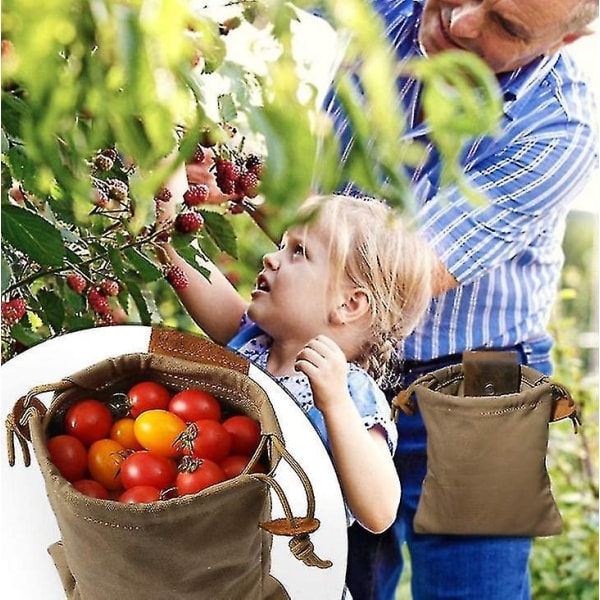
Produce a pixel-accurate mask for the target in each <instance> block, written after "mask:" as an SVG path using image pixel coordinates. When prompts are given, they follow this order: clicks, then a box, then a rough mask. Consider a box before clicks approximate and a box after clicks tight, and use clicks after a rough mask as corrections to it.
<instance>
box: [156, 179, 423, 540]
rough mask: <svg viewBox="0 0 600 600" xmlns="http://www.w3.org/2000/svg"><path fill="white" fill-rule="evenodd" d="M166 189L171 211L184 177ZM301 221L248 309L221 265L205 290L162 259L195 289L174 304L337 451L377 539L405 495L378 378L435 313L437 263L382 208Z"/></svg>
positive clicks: (321, 208) (330, 211) (317, 206)
mask: <svg viewBox="0 0 600 600" xmlns="http://www.w3.org/2000/svg"><path fill="white" fill-rule="evenodd" d="M169 187H170V189H171V192H172V199H171V203H173V202H174V201H175V200H176V199H177V198H178V197H181V195H182V193H183V192H185V189H187V180H186V179H185V172H183V171H181V172H179V173H178V174H177V175H176V176H175V177H174V178H173V179H172V181H171V183H170V185H169ZM173 211H174V207H173V205H172V204H171V205H170V206H168V207H167V210H166V211H165V212H164V213H163V215H162V217H159V218H160V219H161V220H164V219H168V218H170V217H171V216H172V214H173ZM299 217H300V218H299V221H298V222H299V224H298V225H297V226H294V227H292V228H290V229H289V230H288V231H287V232H286V233H285V234H284V236H283V238H282V240H281V244H280V247H279V249H278V250H276V251H275V252H272V253H269V254H267V255H265V256H264V258H263V269H262V270H261V271H260V273H259V274H258V276H257V279H256V285H255V288H254V290H253V291H252V293H251V298H250V302H248V301H246V300H245V299H244V298H242V296H240V294H239V293H238V292H237V291H236V290H235V288H234V287H233V286H232V285H231V284H230V283H229V281H228V280H227V279H226V278H225V276H224V275H223V274H222V273H221V272H220V271H219V270H218V269H217V267H216V266H215V265H214V264H212V263H207V264H203V266H204V267H206V268H207V269H208V270H209V271H210V281H208V280H207V279H206V278H205V277H203V276H202V275H201V274H200V273H198V272H197V271H196V270H195V269H193V268H192V267H191V266H190V265H188V264H187V263H186V262H185V261H184V260H183V259H182V258H181V257H179V256H178V255H177V253H176V252H175V251H174V249H173V248H172V247H171V246H170V245H169V244H165V250H166V254H167V256H168V258H169V260H170V261H172V262H173V263H174V264H176V265H177V266H179V267H180V268H181V269H183V271H184V272H185V273H186V275H187V278H188V280H189V285H188V286H187V287H185V288H184V289H181V290H178V291H177V294H178V295H179V298H180V299H181V302H182V303H183V305H184V306H185V307H186V309H187V311H188V312H189V314H190V316H191V317H192V318H193V319H194V321H196V323H198V325H199V326H200V327H201V328H202V330H203V331H204V332H205V333H206V334H207V335H208V336H210V338H211V339H212V340H214V341H215V342H217V343H219V344H222V345H226V344H228V345H229V347H231V348H233V349H235V350H237V351H238V352H240V353H241V354H242V355H243V356H245V357H247V358H248V359H249V360H250V361H252V362H254V363H255V364H257V365H258V366H260V367H262V368H264V369H266V371H268V372H269V373H270V374H271V375H272V376H273V377H274V378H275V379H276V380H277V381H279V383H281V384H282V385H283V386H285V387H286V388H287V389H288V390H289V391H290V392H291V394H292V395H293V396H294V398H295V399H296V402H297V403H298V404H299V406H300V407H301V408H302V409H303V410H304V411H305V412H306V414H307V416H308V417H309V418H310V419H311V421H312V422H313V424H314V425H315V426H316V428H317V430H318V431H319V434H320V435H321V437H322V439H323V441H324V443H325V444H326V446H327V448H328V450H329V452H330V455H331V457H332V460H333V462H334V465H335V468H336V472H337V474H338V477H339V479H340V484H341V488H342V492H343V494H344V497H345V500H346V503H347V506H348V508H349V510H350V512H351V514H352V515H353V516H354V517H355V518H356V519H358V521H359V522H360V523H361V524H362V525H363V526H364V527H365V528H367V529H368V530H370V531H373V532H381V531H384V530H385V529H386V528H387V527H388V526H389V525H390V524H391V523H392V522H393V521H394V519H395V516H396V511H397V508H398V503H399V499H400V484H399V481H398V476H397V474H396V470H395V468H394V464H393V460H392V455H393V452H394V450H395V445H396V441H397V434H396V428H395V426H394V424H393V423H392V422H391V420H390V417H389V414H390V409H389V405H388V404H387V402H386V400H385V397H384V395H383V393H382V392H381V391H380V389H379V388H378V387H377V385H376V383H375V380H374V378H381V377H382V376H384V375H385V364H386V362H387V360H388V359H389V357H390V355H391V351H392V349H393V348H394V347H395V345H396V344H397V342H398V341H399V340H400V339H402V338H404V337H405V336H406V335H407V334H408V333H410V332H411V331H412V329H413V328H414V327H415V325H416V324H417V322H418V320H419V319H420V317H421V316H422V314H423V313H424V311H425V309H426V307H427V306H428V305H429V302H430V299H431V282H430V273H431V271H432V264H433V263H432V258H431V255H430V253H429V250H428V247H427V246H426V244H425V242H424V241H423V240H422V239H421V238H419V237H418V235H417V233H416V232H415V231H413V230H411V229H410V228H408V227H407V226H406V224H405V223H404V222H403V221H402V220H400V219H399V218H398V217H397V216H394V214H393V213H392V211H391V210H390V209H389V208H387V207H386V206H385V205H384V204H382V203H380V202H377V201H375V200H371V201H368V200H359V199H356V198H350V197H345V196H331V197H313V198H310V199H309V200H308V201H307V202H306V203H305V204H304V205H303V207H302V208H301V211H300V215H299Z"/></svg>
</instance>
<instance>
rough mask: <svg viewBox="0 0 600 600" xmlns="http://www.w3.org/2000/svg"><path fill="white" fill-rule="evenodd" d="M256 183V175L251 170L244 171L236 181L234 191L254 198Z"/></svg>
mask: <svg viewBox="0 0 600 600" xmlns="http://www.w3.org/2000/svg"><path fill="white" fill-rule="evenodd" d="M258 184H259V180H258V177H257V176H256V175H255V174H254V173H253V172H252V171H246V172H245V173H242V175H240V178H239V179H238V180H237V181H236V184H235V191H236V192H237V193H238V194H241V195H242V196H248V198H256V194H257V193H258V192H257V188H258Z"/></svg>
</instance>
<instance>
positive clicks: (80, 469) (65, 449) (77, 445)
mask: <svg viewBox="0 0 600 600" xmlns="http://www.w3.org/2000/svg"><path fill="white" fill-rule="evenodd" d="M47 446H48V453H49V454H50V460H51V461H52V462H53V463H54V465H55V466H56V468H57V469H58V470H59V472H60V474H61V475H62V476H63V477H64V478H65V479H66V480H67V481H71V482H72V481H77V480H78V479H83V477H84V475H85V472H86V471H87V450H86V449H85V446H84V445H83V442H82V441H81V440H80V439H78V438H76V437H74V436H72V435H66V434H62V435H57V436H54V437H51V438H50V439H49V440H48V444H47Z"/></svg>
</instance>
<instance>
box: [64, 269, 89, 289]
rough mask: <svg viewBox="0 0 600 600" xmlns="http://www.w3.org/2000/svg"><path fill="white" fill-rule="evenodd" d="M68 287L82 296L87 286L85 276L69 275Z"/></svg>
mask: <svg viewBox="0 0 600 600" xmlns="http://www.w3.org/2000/svg"><path fill="white" fill-rule="evenodd" d="M67 285H68V286H69V287H70V288H71V289H72V290H73V291H74V292H75V293H76V294H81V292H83V290H85V287H86V285H87V283H86V281H85V279H84V278H83V275H80V274H79V273H69V274H68V275H67Z"/></svg>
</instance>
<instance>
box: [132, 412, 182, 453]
mask: <svg viewBox="0 0 600 600" xmlns="http://www.w3.org/2000/svg"><path fill="white" fill-rule="evenodd" d="M185 428H186V424H185V422H184V421H183V420H182V419H181V418H180V417H178V416H177V415H176V414H174V413H172V412H169V411H168V410H161V409H154V410H146V411H144V412H143V413H142V414H140V415H139V416H138V417H137V418H136V419H135V423H134V426H133V431H134V433H135V437H136V439H137V441H138V442H139V443H140V444H141V445H142V446H143V447H144V448H146V450H150V451H151V452H155V453H156V454H160V455H161V456H167V457H169V458H174V457H176V456H179V455H180V454H181V452H180V449H179V448H178V447H177V445H176V444H175V440H176V439H177V437H178V436H179V434H180V433H182V432H183V431H185Z"/></svg>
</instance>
